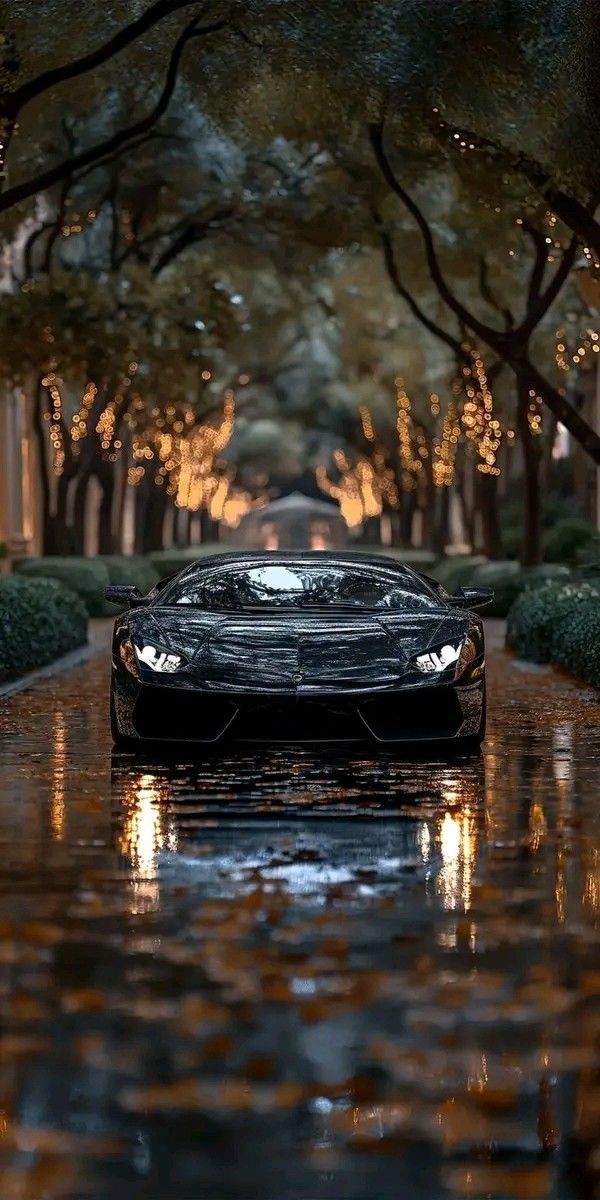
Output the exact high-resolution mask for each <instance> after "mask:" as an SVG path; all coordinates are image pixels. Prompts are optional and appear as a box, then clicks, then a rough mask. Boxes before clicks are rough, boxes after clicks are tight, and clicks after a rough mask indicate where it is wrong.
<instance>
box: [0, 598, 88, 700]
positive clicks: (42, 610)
mask: <svg viewBox="0 0 600 1200" xmlns="http://www.w3.org/2000/svg"><path fill="white" fill-rule="evenodd" d="M87 620H88V618H87V611H86V608H85V605H84V604H83V603H82V601H81V600H80V598H79V596H76V595H75V592H72V591H70V590H69V589H68V588H66V587H64V586H63V584H61V583H58V582H57V581H56V580H54V579H23V578H19V577H17V576H15V575H4V576H2V578H0V681H2V682H4V681H5V680H7V679H15V678H17V677H18V676H19V675H24V674H25V672H26V671H32V670H35V669H36V668H37V667H43V666H45V665H46V664H47V663H50V662H53V660H54V659H55V658H60V657H61V655H63V654H67V653H68V652H69V651H70V650H76V649H77V647H78V646H83V645H84V644H85V642H86V641H87Z"/></svg>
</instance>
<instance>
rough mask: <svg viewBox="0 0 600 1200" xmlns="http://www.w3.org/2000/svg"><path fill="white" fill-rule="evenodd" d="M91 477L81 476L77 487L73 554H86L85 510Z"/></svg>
mask: <svg viewBox="0 0 600 1200" xmlns="http://www.w3.org/2000/svg"><path fill="white" fill-rule="evenodd" d="M90 479H91V475H90V473H89V471H86V472H85V474H83V475H80V477H79V479H78V480H77V483H76V485H75V498H74V502H73V551H72V552H73V554H85V509H86V500H87V493H88V487H89V484H90Z"/></svg>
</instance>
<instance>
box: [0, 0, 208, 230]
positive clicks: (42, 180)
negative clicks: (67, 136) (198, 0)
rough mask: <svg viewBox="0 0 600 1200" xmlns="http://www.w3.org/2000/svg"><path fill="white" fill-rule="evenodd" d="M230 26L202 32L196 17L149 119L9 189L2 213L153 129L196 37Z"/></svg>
mask: <svg viewBox="0 0 600 1200" xmlns="http://www.w3.org/2000/svg"><path fill="white" fill-rule="evenodd" d="M226 24H227V22H226V21H214V22H213V23H212V24H211V25H205V26H203V27H202V28H200V29H199V28H198V27H197V19H196V18H195V17H194V20H193V21H191V22H190V23H189V24H188V25H186V26H185V28H184V29H183V31H182V32H181V33H180V35H179V37H178V39H177V41H176V43H175V46H174V48H173V51H172V54H171V60H170V63H169V67H168V70H167V75H166V79H165V84H164V87H163V90H162V93H161V96H160V98H159V100H158V101H157V103H156V104H155V106H154V108H153V109H152V110H151V111H150V112H149V113H148V114H147V115H146V116H145V117H142V118H141V119H140V120H139V121H136V122H134V123H133V124H132V125H129V126H127V128H126V129H121V130H120V131H119V132H118V133H115V134H113V136H112V137H110V138H106V139H105V140H104V141H102V142H99V143H97V144H96V145H95V146H91V147H90V148H89V149H88V150H82V151H81V152H80V153H79V154H75V155H73V156H72V157H71V158H69V159H67V160H66V161H64V162H62V163H58V164H57V165H56V166H54V167H50V168H49V169H48V170H47V171H43V172H41V174H39V175H37V176H35V177H34V178H33V179H28V180H26V181H25V182H24V183H19V184H16V185H15V186H14V187H12V188H9V189H8V191H6V192H4V193H3V194H2V195H0V213H2V212H6V210H7V209H9V208H12V207H13V206H14V205H15V204H20V203H21V202H22V201H23V200H28V199H30V197H31V196H36V195H37V194H38V192H44V191H46V189H47V188H49V187H52V186H53V185H54V184H55V183H60V182H61V180H63V179H65V178H66V176H68V175H73V174H74V173H75V172H76V171H80V170H82V169H83V168H85V167H88V166H91V165H92V164H96V163H99V162H100V161H101V160H102V159H105V158H107V156H112V155H114V154H115V153H116V152H117V151H118V150H119V149H121V147H123V146H124V145H126V144H127V143H129V142H131V141H132V140H133V139H134V138H138V137H139V136H140V135H141V134H144V133H146V132H147V131H148V130H149V129H151V127H152V126H153V125H154V124H155V123H156V121H158V120H159V119H160V117H162V116H163V114H164V113H165V112H166V110H167V108H168V106H169V103H170V100H171V97H172V95H173V92H174V90H175V84H176V83H177V75H178V71H179V65H180V62H181V58H182V56H183V51H184V49H185V47H186V45H187V43H188V42H189V41H191V39H192V38H196V37H205V36H207V35H208V34H210V33H216V32H217V31H218V30H220V29H223V28H224V27H225V25H226Z"/></svg>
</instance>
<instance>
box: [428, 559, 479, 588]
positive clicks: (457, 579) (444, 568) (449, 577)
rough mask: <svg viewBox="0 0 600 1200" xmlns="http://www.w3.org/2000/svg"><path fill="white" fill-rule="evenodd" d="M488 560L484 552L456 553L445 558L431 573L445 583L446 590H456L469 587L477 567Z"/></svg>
mask: <svg viewBox="0 0 600 1200" xmlns="http://www.w3.org/2000/svg"><path fill="white" fill-rule="evenodd" d="M486 562H487V558H485V557H484V556H483V555H482V554H456V555H452V557H449V558H443V559H442V560H441V562H439V563H437V565H436V566H435V567H434V569H433V570H432V572H431V574H432V575H435V578H436V579H437V580H439V582H440V583H442V584H443V585H444V587H445V588H446V591H448V592H451V593H452V592H456V591H457V590H458V588H459V587H468V586H469V584H470V583H471V581H472V579H473V571H474V570H475V568H476V567H479V566H481V565H482V564H483V563H486Z"/></svg>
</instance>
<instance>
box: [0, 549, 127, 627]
mask: <svg viewBox="0 0 600 1200" xmlns="http://www.w3.org/2000/svg"><path fill="white" fill-rule="evenodd" d="M13 569H14V570H15V571H16V572H17V573H18V574H19V575H26V576H27V578H29V579H39V578H44V579H56V580H58V582H59V583H64V584H65V585H66V586H67V587H69V588H70V589H71V591H73V592H76V593H77V595H78V596H79V597H80V598H81V600H83V603H84V604H85V607H86V609H87V611H88V614H89V616H90V617H103V616H106V615H107V614H108V612H109V608H108V606H107V604H106V600H105V599H104V593H105V591H106V588H107V587H108V585H109V583H110V576H109V573H108V569H107V566H106V563H104V562H102V560H101V559H100V558H78V557H76V556H73V557H65V558H59V557H54V556H52V555H46V556H44V557H40V558H20V559H18V561H17V562H16V563H15V564H14V568H13ZM110 611H114V609H113V606H112V605H111V606H110Z"/></svg>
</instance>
